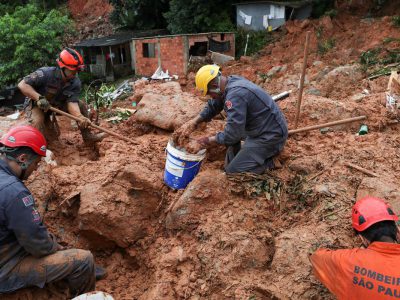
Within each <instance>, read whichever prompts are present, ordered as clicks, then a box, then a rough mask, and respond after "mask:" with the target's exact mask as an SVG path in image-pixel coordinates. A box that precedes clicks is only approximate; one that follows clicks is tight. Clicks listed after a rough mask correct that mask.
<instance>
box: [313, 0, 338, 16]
mask: <svg viewBox="0 0 400 300" xmlns="http://www.w3.org/2000/svg"><path fill="white" fill-rule="evenodd" d="M312 2H313V6H312V12H311V17H312V18H316V19H317V18H319V17H322V16H324V15H330V14H332V13H334V12H333V11H334V7H335V1H334V0H313V1H312ZM331 17H333V16H332V15H331Z"/></svg>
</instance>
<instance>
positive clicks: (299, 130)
mask: <svg viewBox="0 0 400 300" xmlns="http://www.w3.org/2000/svg"><path fill="white" fill-rule="evenodd" d="M366 118H367V117H366V116H359V117H354V118H349V119H343V120H339V121H333V122H329V123H324V124H319V125H313V126H308V127H303V128H299V129H292V130H289V135H291V134H294V133H299V132H306V131H311V130H315V129H320V128H325V127H329V126H334V125H341V124H346V123H351V122H356V121H361V120H364V119H366Z"/></svg>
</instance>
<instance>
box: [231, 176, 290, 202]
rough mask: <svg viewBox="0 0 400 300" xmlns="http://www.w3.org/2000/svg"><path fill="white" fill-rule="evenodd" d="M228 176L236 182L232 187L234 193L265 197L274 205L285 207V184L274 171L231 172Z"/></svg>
mask: <svg viewBox="0 0 400 300" xmlns="http://www.w3.org/2000/svg"><path fill="white" fill-rule="evenodd" d="M227 178H228V180H230V181H231V182H233V183H234V184H233V185H232V187H231V192H232V193H235V194H244V195H245V196H246V197H248V198H254V197H264V198H265V199H266V200H267V201H272V203H273V204H274V206H276V207H280V208H281V209H282V208H284V205H285V204H284V203H281V201H282V198H283V197H282V196H283V195H284V193H285V185H284V183H283V181H282V180H281V179H279V178H278V177H276V176H275V175H273V174H272V173H266V174H262V175H255V174H251V173H244V174H229V175H227Z"/></svg>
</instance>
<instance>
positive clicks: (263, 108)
mask: <svg viewBox="0 0 400 300" xmlns="http://www.w3.org/2000/svg"><path fill="white" fill-rule="evenodd" d="M222 109H224V110H225V112H226V114H227V120H226V125H225V128H224V131H223V132H219V133H218V134H217V136H216V138H217V142H218V143H219V144H224V145H228V146H229V145H234V144H236V143H238V142H240V140H242V139H246V144H245V146H246V147H259V146H263V145H264V144H268V143H270V142H271V141H273V140H280V139H283V140H286V138H287V136H288V128H287V123H286V119H285V117H284V115H283V113H282V111H281V110H280V108H279V107H278V105H277V104H276V103H275V101H274V100H273V99H272V97H271V96H270V95H268V94H267V93H266V92H265V91H264V90H263V89H261V88H260V87H259V86H258V85H256V84H254V83H252V82H251V81H249V80H247V79H245V78H243V77H240V76H228V80H227V84H226V87H225V91H224V94H223V96H222V100H218V99H212V100H209V101H208V103H207V105H206V107H205V108H204V110H203V111H202V112H201V113H200V117H201V118H202V120H204V121H207V122H208V121H210V120H211V119H212V118H213V117H215V116H216V115H217V114H218V113H220V112H221V111H222Z"/></svg>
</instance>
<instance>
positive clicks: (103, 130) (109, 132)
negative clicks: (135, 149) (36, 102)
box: [49, 106, 138, 145]
mask: <svg viewBox="0 0 400 300" xmlns="http://www.w3.org/2000/svg"><path fill="white" fill-rule="evenodd" d="M49 109H50V110H51V111H54V112H55V113H58V114H60V115H62V116H65V117H67V118H70V119H72V120H75V121H77V122H79V121H80V119H79V118H78V117H75V116H73V115H71V114H69V113H66V112H65V111H62V110H59V109H57V108H55V107H52V106H50V108H49ZM89 126H91V127H93V128H96V129H98V130H100V131H102V132H105V133H108V134H109V135H112V136H115V137H117V138H119V139H121V140H124V141H125V142H128V143H131V144H134V145H137V144H138V143H137V142H135V141H134V140H131V139H128V138H127V137H124V136H122V135H120V134H118V133H115V132H113V131H111V130H108V129H106V128H103V127H100V126H97V125H96V124H93V123H90V124H89Z"/></svg>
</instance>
